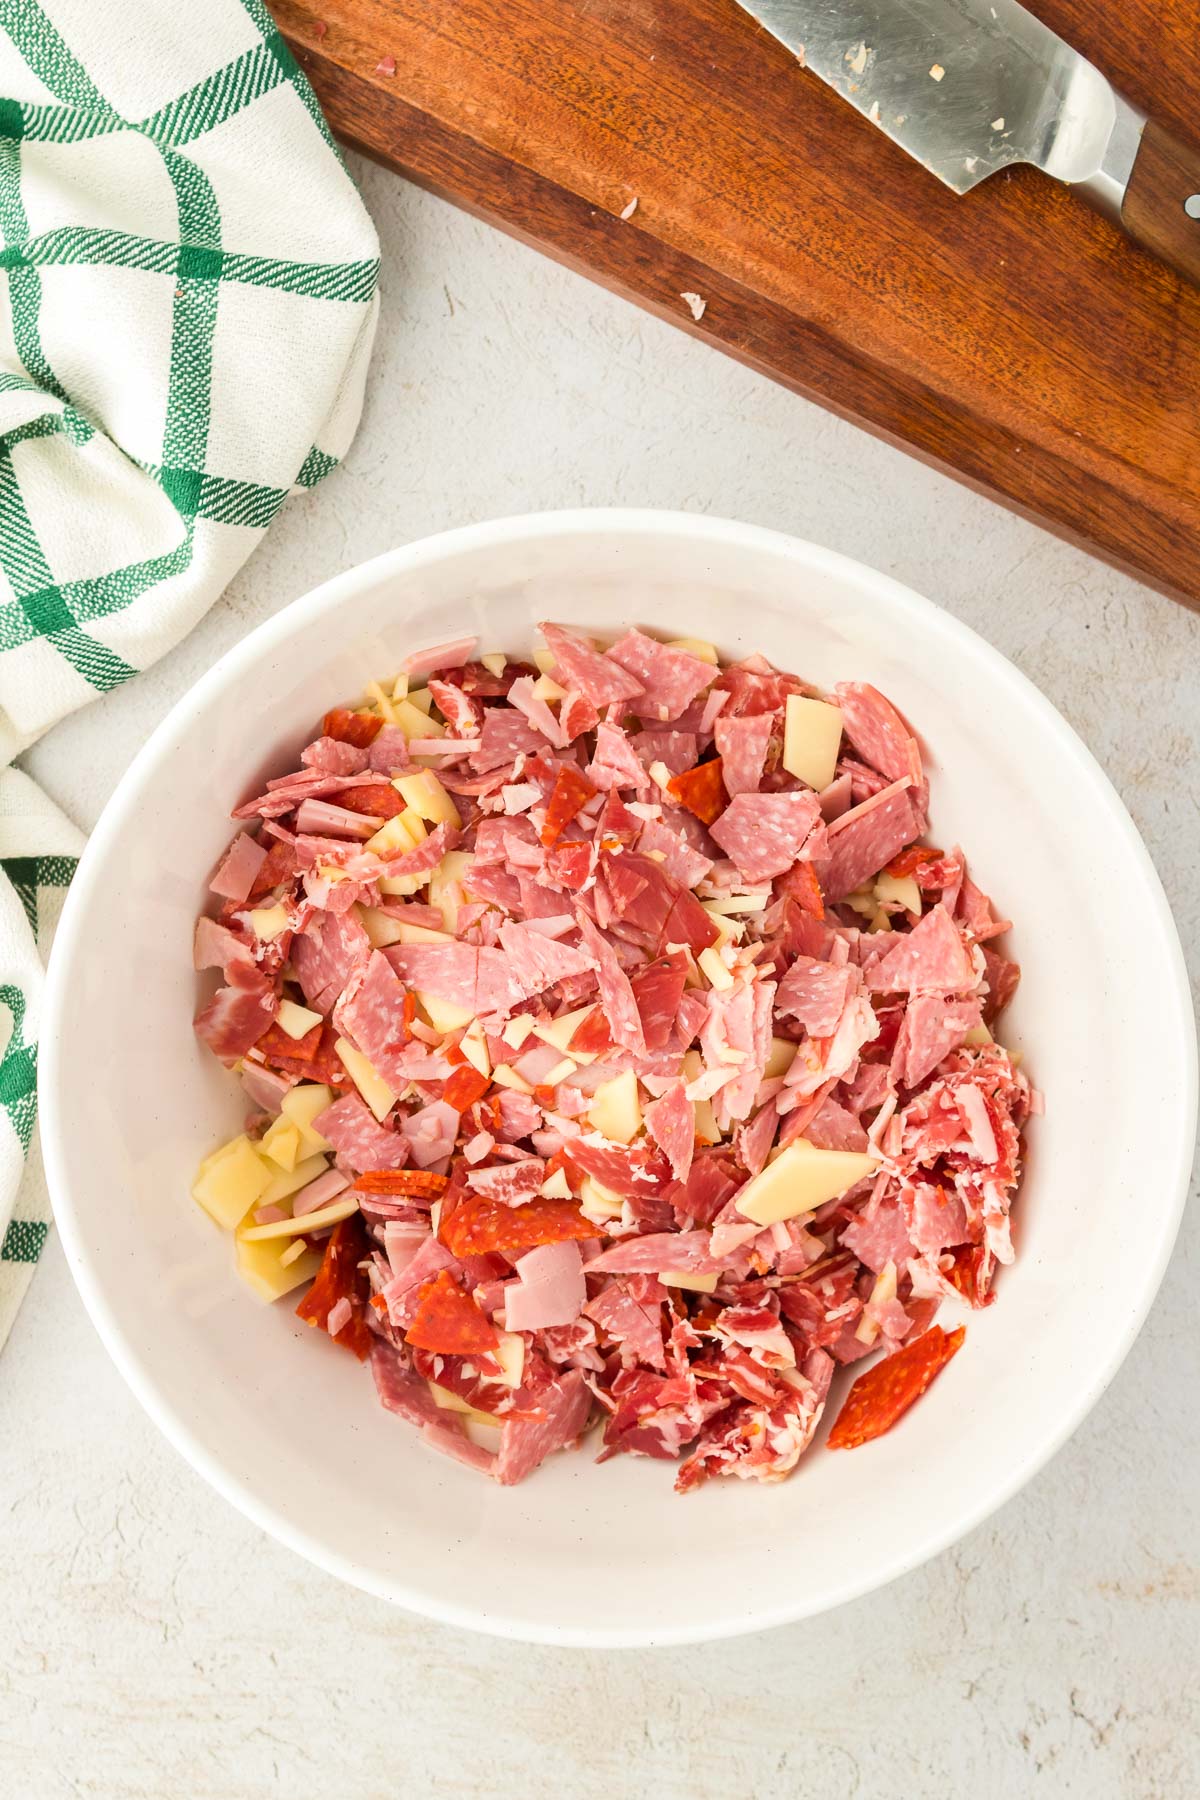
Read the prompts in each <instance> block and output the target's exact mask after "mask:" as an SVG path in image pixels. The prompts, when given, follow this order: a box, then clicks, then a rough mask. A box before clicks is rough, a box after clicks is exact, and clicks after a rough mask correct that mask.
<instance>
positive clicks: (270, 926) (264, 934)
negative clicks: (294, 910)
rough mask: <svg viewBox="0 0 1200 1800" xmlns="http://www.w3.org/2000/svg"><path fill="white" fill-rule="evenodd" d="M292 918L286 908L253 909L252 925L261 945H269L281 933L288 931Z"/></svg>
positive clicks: (264, 907) (262, 907)
mask: <svg viewBox="0 0 1200 1800" xmlns="http://www.w3.org/2000/svg"><path fill="white" fill-rule="evenodd" d="M290 924H291V918H290V916H289V914H288V909H287V907H286V906H283V905H282V904H281V905H278V906H256V907H253V908H252V909H251V913H250V925H251V928H252V930H253V932H254V935H255V937H256V938H258V940H259V942H260V943H263V944H269V943H271V942H272V940H273V939H274V938H277V937H278V936H279V934H280V932H281V931H286V930H287V928H288V926H289V925H290Z"/></svg>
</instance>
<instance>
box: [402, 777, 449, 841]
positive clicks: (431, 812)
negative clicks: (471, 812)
mask: <svg viewBox="0 0 1200 1800" xmlns="http://www.w3.org/2000/svg"><path fill="white" fill-rule="evenodd" d="M392 786H393V787H394V788H395V789H396V791H397V792H398V793H399V795H400V797H401V799H402V800H403V801H404V804H405V806H407V807H411V808H412V810H413V812H415V813H416V814H417V816H418V818H421V819H428V821H429V823H430V824H431V825H453V826H454V828H455V830H457V829H458V827H459V826H460V825H461V824H462V818H461V816H460V814H459V810H458V808H457V806H455V804H454V802H453V800H452V799H451V798H450V796H449V794H448V793H447V792H446V790H445V788H444V787H443V786H442V784H441V782H440V781H439V780H438V778H437V776H436V775H435V774H434V772H433V770H432V769H421V770H420V771H419V773H418V774H416V775H397V776H396V777H395V779H394V780H393V782H392Z"/></svg>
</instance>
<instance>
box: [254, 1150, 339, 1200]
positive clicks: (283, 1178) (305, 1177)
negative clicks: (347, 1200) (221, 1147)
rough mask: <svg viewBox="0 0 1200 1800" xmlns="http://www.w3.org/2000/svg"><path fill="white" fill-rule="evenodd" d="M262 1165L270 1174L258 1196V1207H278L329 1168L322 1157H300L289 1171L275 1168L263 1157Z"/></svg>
mask: <svg viewBox="0 0 1200 1800" xmlns="http://www.w3.org/2000/svg"><path fill="white" fill-rule="evenodd" d="M262 1164H263V1167H264V1168H265V1169H267V1170H268V1171H269V1172H270V1175H271V1179H270V1181H269V1182H268V1183H267V1185H266V1187H265V1188H264V1189H263V1191H262V1193H261V1195H260V1196H259V1200H258V1204H259V1205H260V1206H278V1204H279V1202H280V1201H281V1200H290V1199H291V1197H292V1195H293V1194H298V1193H299V1192H300V1189H301V1188H302V1187H307V1186H308V1184H309V1182H310V1181H315V1180H316V1179H317V1176H318V1175H323V1174H324V1173H325V1171H326V1169H327V1168H328V1167H329V1164H328V1162H327V1161H326V1159H325V1158H324V1157H323V1156H304V1157H301V1159H300V1161H299V1162H298V1163H295V1164H294V1165H293V1166H292V1168H290V1169H280V1168H277V1167H276V1166H275V1165H274V1164H273V1163H269V1162H268V1161H267V1160H266V1158H265V1157H264V1158H263V1159H262Z"/></svg>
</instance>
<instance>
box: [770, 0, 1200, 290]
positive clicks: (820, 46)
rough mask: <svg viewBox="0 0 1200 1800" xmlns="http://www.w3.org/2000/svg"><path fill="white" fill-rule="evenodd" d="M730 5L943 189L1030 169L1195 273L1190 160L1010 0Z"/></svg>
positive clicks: (1197, 221) (1195, 158) (1196, 221)
mask: <svg viewBox="0 0 1200 1800" xmlns="http://www.w3.org/2000/svg"><path fill="white" fill-rule="evenodd" d="M740 3H741V5H742V7H743V10H744V11H746V12H748V13H750V14H751V16H752V17H753V18H755V19H757V20H758V22H759V23H760V24H761V25H763V26H764V27H765V28H766V30H767V31H769V32H770V33H771V35H772V36H773V37H776V38H778V39H779V41H780V42H781V43H783V44H785V45H786V46H787V47H788V49H789V50H791V51H793V52H794V53H795V55H796V56H798V57H799V58H800V60H801V61H802V62H803V64H804V66H805V67H806V68H808V69H811V70H812V72H813V73H814V74H815V75H818V76H819V77H820V78H821V80H822V81H824V82H826V83H827V85H828V86H829V87H831V88H832V89H833V90H834V92H835V93H837V94H839V95H840V96H841V97H842V99H843V100H847V101H849V103H850V105H851V106H853V107H854V108H855V110H856V111H858V112H860V113H861V114H862V115H863V116H864V117H865V118H866V119H868V120H869V121H870V122H871V124H873V125H875V126H877V127H878V129H879V130H880V131H882V132H883V133H884V134H885V135H886V136H887V137H889V138H891V140H892V141H893V143H896V144H898V145H899V146H900V148H901V149H902V150H905V151H907V152H908V154H909V155H910V156H912V157H914V158H915V159H916V160H917V161H918V162H919V163H921V164H922V165H923V166H924V167H925V168H926V169H928V170H929V171H930V173H931V174H933V175H936V176H937V177H938V179H939V180H940V181H943V182H945V183H946V185H947V186H948V187H951V188H953V189H954V191H955V192H956V193H958V194H965V193H968V192H969V191H970V189H972V188H973V187H975V186H976V185H977V184H978V183H979V182H981V181H983V180H985V179H986V177H987V176H989V175H994V174H995V173H996V172H997V171H998V170H1000V169H1004V168H1007V167H1010V166H1011V165H1012V164H1014V163H1032V164H1034V165H1035V166H1036V167H1037V168H1039V169H1042V170H1044V171H1045V173H1046V174H1047V175H1050V176H1053V177H1054V178H1055V179H1056V180H1058V181H1063V182H1068V183H1070V184H1071V185H1072V186H1074V187H1076V188H1078V189H1080V190H1081V191H1082V192H1083V193H1084V194H1085V195H1086V197H1087V198H1088V199H1089V200H1090V201H1091V202H1092V204H1093V205H1095V206H1098V207H1099V208H1100V209H1101V210H1102V211H1104V212H1107V213H1108V214H1109V215H1110V216H1112V217H1113V218H1115V219H1117V220H1118V221H1119V222H1122V223H1124V224H1125V225H1126V226H1127V228H1129V229H1131V230H1132V231H1133V232H1134V235H1136V236H1138V237H1140V238H1141V239H1142V241H1143V242H1144V243H1146V244H1147V245H1148V247H1150V248H1151V249H1152V250H1154V251H1155V253H1156V254H1158V255H1159V256H1165V257H1166V258H1167V259H1168V260H1172V261H1175V262H1176V263H1177V264H1178V265H1179V266H1180V267H1182V268H1183V269H1184V271H1185V272H1186V273H1188V274H1190V275H1191V276H1192V278H1193V279H1200V217H1198V216H1197V215H1200V152H1197V151H1196V150H1195V149H1194V148H1193V147H1192V146H1190V145H1187V144H1184V143H1182V142H1181V141H1180V140H1178V139H1175V138H1173V137H1172V136H1171V135H1170V134H1169V133H1167V132H1166V131H1165V130H1164V128H1162V127H1161V126H1157V125H1151V126H1149V127H1148V126H1147V120H1146V117H1145V114H1143V113H1141V112H1139V111H1138V109H1137V108H1136V107H1134V106H1133V105H1131V104H1130V102H1129V101H1128V100H1126V99H1125V98H1124V97H1123V96H1122V95H1120V94H1118V93H1117V91H1116V90H1115V89H1114V88H1113V87H1112V85H1111V84H1110V83H1109V81H1108V80H1107V79H1106V78H1105V76H1104V75H1102V74H1101V72H1100V70H1099V69H1097V68H1096V67H1095V66H1094V64H1092V63H1090V62H1089V61H1088V60H1087V58H1086V57H1084V56H1081V55H1080V54H1079V52H1078V51H1077V50H1073V49H1072V48H1071V46H1070V45H1069V44H1067V43H1065V42H1064V41H1063V39H1062V38H1060V37H1058V36H1057V35H1056V34H1055V33H1054V32H1053V31H1051V30H1050V28H1049V26H1047V25H1043V24H1042V22H1041V20H1040V19H1037V18H1035V17H1034V16H1033V14H1032V13H1031V12H1029V11H1028V10H1027V9H1026V8H1025V7H1024V6H1021V5H1019V4H1018V3H1017V0H740ZM1143 159H1144V161H1143ZM1135 166H1136V167H1137V168H1138V170H1139V172H1140V173H1139V177H1138V179H1137V181H1136V182H1135V181H1134V172H1135ZM1164 186H1165V187H1166V189H1167V191H1166V192H1165V193H1163V192H1161V191H1160V190H1161V189H1163V188H1164ZM1135 187H1136V188H1137V190H1138V195H1137V197H1138V201H1139V203H1141V202H1146V203H1149V204H1150V207H1151V210H1152V211H1153V212H1154V214H1155V217H1154V219H1153V221H1152V222H1151V223H1150V226H1149V228H1147V224H1146V222H1145V221H1144V220H1142V219H1141V218H1140V216H1139V215H1140V214H1141V212H1143V211H1144V210H1145V209H1144V206H1142V205H1141V204H1139V205H1138V206H1134V207H1131V206H1130V204H1129V203H1130V201H1131V199H1132V198H1133V192H1134V188H1135ZM1142 190H1145V191H1144V192H1143V191H1142ZM1193 206H1194V211H1193V210H1191V209H1192V208H1193ZM1131 213H1132V214H1134V215H1135V216H1134V217H1132V218H1131Z"/></svg>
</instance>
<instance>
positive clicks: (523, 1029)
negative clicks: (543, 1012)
mask: <svg viewBox="0 0 1200 1800" xmlns="http://www.w3.org/2000/svg"><path fill="white" fill-rule="evenodd" d="M533 1024H534V1020H533V1014H532V1013H514V1014H513V1016H512V1018H511V1019H509V1020H508V1022H507V1024H506V1025H505V1027H504V1029H503V1031H502V1032H501V1033H500V1036H501V1037H502V1038H503V1039H504V1041H505V1043H506V1044H508V1045H510V1046H511V1048H512V1049H514V1050H519V1049H520V1048H521V1045H522V1044H523V1043H524V1042H525V1039H526V1038H527V1037H528V1036H529V1034H530V1032H531V1031H532V1030H533Z"/></svg>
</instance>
